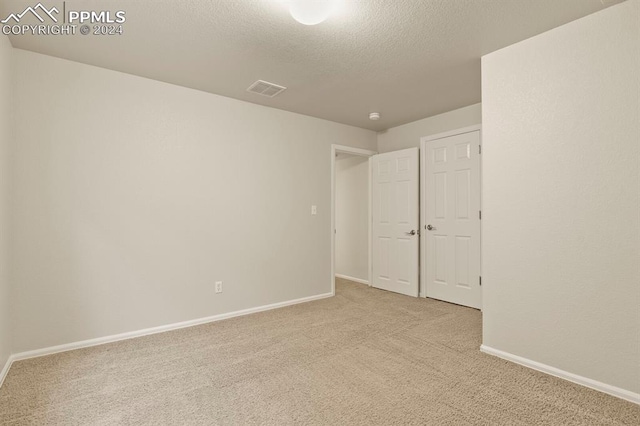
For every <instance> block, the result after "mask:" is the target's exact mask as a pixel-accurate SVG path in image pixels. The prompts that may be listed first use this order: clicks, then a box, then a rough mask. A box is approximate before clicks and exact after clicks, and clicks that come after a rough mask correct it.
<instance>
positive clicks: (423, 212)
mask: <svg viewBox="0 0 640 426" xmlns="http://www.w3.org/2000/svg"><path fill="white" fill-rule="evenodd" d="M476 131H479V132H480V146H481V147H482V125H481V124H475V125H473V126H468V127H462V128H460V129H456V130H450V131H448V132H442V133H436V134H435V135H429V136H423V137H421V138H420V231H421V232H420V297H427V288H426V287H427V280H426V279H425V278H426V276H427V233H426V232H424V231H425V229H426V228H425V227H426V226H427V225H426V223H427V217H426V216H427V197H426V196H425V194H424V193H423V191H426V190H427V182H426V179H427V173H426V167H427V163H426V160H427V159H426V158H425V156H426V155H427V143H429V142H431V141H435V140H438V139H444V138H448V137H451V136H457V135H463V134H465V133H471V132H476ZM479 163H480V164H479V165H480V211H482V154H481V155H480V156H479ZM480 276H482V220H480ZM480 291H481V292H482V288H480Z"/></svg>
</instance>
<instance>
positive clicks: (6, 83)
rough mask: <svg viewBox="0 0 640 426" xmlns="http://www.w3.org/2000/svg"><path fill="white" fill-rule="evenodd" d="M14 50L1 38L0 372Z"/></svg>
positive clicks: (5, 329)
mask: <svg viewBox="0 0 640 426" xmlns="http://www.w3.org/2000/svg"><path fill="white" fill-rule="evenodd" d="M12 60H13V48H12V47H11V43H10V42H9V38H8V37H7V36H5V35H0V371H1V370H2V368H3V367H4V366H5V363H6V362H7V359H9V355H11V334H10V324H9V321H10V315H9V309H10V303H9V296H10V294H9V293H10V288H9V279H8V278H9V275H8V266H9V258H8V242H9V237H8V232H9V229H10V228H9V225H8V213H9V210H8V193H9V186H8V178H9V173H8V169H9V151H8V149H9V144H10V141H11V139H12V137H13V131H12V119H11V97H12V86H11V66H12V62H13V61H12Z"/></svg>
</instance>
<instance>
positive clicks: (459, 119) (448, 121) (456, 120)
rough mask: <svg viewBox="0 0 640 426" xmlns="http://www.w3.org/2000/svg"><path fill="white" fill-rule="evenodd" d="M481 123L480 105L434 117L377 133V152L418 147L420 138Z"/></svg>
mask: <svg viewBox="0 0 640 426" xmlns="http://www.w3.org/2000/svg"><path fill="white" fill-rule="evenodd" d="M481 123H482V106H481V104H475V105H469V106H467V107H464V108H460V109H456V110H453V111H449V112H445V113H444V114H439V115H434V116H433V117H428V118H424V119H422V120H418V121H414V122H411V123H408V124H404V125H402V126H398V127H392V128H391V129H389V130H385V131H383V132H379V133H378V151H379V152H390V151H397V150H400V149H406V148H414V147H419V146H420V138H421V137H423V136H431V135H435V134H437V133H442V132H448V131H450V130H456V129H460V128H463V127H468V126H473V125H476V124H481Z"/></svg>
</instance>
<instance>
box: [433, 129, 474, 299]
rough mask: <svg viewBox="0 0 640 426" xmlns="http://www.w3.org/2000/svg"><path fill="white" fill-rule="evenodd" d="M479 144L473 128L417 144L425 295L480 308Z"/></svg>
mask: <svg viewBox="0 0 640 426" xmlns="http://www.w3.org/2000/svg"><path fill="white" fill-rule="evenodd" d="M479 146H480V131H479V130H477V131H472V132H468V133H464V134H460V135H455V136H449V137H446V138H441V139H436V140H430V141H426V142H423V143H422V162H423V190H422V197H423V209H424V227H423V229H422V232H424V237H423V238H424V241H425V244H424V248H425V250H424V253H423V257H422V258H423V262H424V264H425V267H424V272H425V277H424V279H423V282H424V283H425V295H426V296H427V297H432V298H435V299H440V300H445V301H448V302H453V303H457V304H460V305H465V306H471V307H474V308H480V307H481V291H480V217H479V214H480V157H479ZM428 227H430V228H431V229H428Z"/></svg>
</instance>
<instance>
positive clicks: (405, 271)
mask: <svg viewBox="0 0 640 426" xmlns="http://www.w3.org/2000/svg"><path fill="white" fill-rule="evenodd" d="M371 161H372V163H373V164H372V173H373V180H372V184H373V200H372V204H373V213H372V221H373V235H372V236H373V238H372V240H373V248H372V250H373V256H372V259H373V268H372V269H373V274H372V275H373V283H372V285H373V286H374V287H377V288H381V289H383V290H389V291H395V292H396V293H402V294H406V295H409V296H414V297H417V296H418V268H419V266H418V260H419V253H418V250H419V245H420V243H419V238H418V234H419V220H420V214H419V206H418V197H419V195H420V193H419V189H418V182H419V175H420V169H419V158H418V148H411V149H405V150H402V151H395V152H389V153H385V154H378V155H375V156H373V157H372V159H371Z"/></svg>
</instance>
